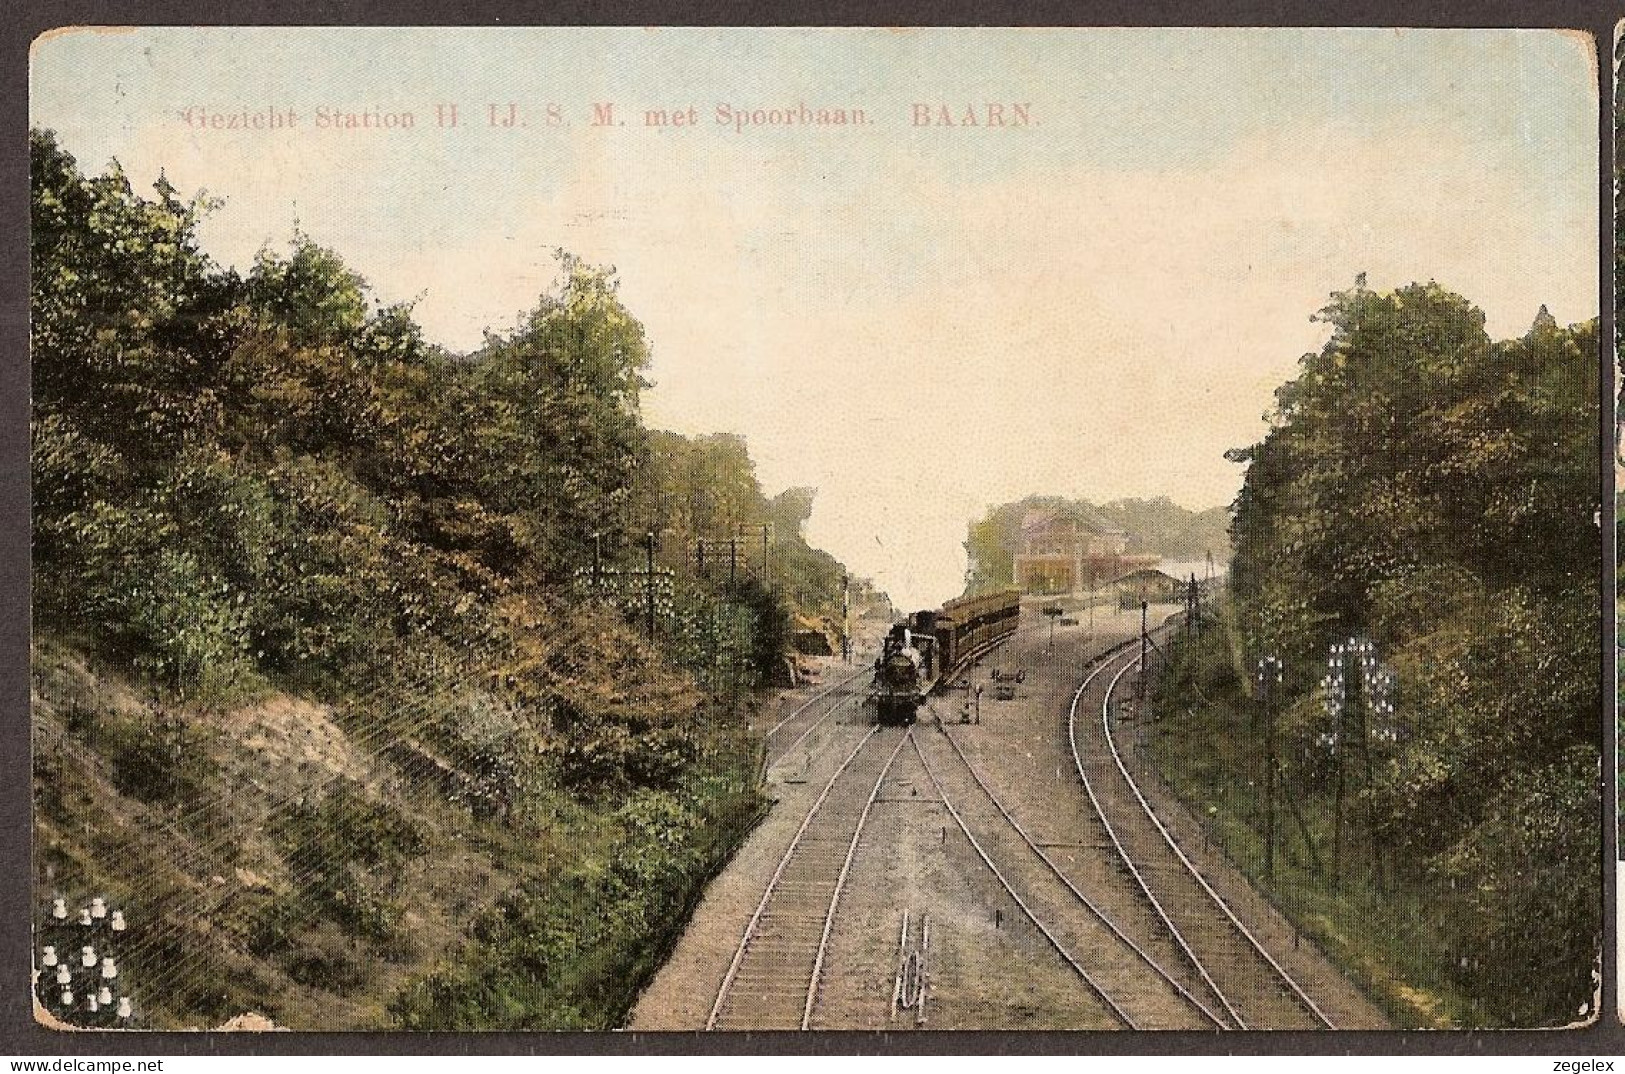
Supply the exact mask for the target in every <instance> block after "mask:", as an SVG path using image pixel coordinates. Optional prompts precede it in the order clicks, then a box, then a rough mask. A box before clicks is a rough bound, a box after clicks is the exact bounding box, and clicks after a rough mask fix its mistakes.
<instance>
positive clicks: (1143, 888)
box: [1066, 643, 1247, 1029]
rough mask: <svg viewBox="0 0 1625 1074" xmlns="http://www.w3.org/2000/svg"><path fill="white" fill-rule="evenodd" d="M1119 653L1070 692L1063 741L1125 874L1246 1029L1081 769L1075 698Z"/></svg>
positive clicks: (1193, 964) (1234, 1018)
mask: <svg viewBox="0 0 1625 1074" xmlns="http://www.w3.org/2000/svg"><path fill="white" fill-rule="evenodd" d="M1127 644H1128V643H1124V645H1125V647H1126V645H1127ZM1122 656H1123V652H1122V647H1120V648H1119V650H1118V651H1116V652H1112V653H1108V658H1107V659H1105V660H1102V661H1101V662H1100V664H1099V665H1098V666H1097V667H1096V668H1095V669H1094V670H1093V671H1091V672H1090V673H1089V675H1088V676H1087V677H1086V678H1085V679H1084V680H1083V683H1082V685H1080V686H1079V687H1078V690H1077V692H1076V693H1075V694H1073V695H1072V704H1071V706H1070V707H1069V708H1068V710H1067V716H1066V732H1067V733H1066V737H1067V744H1068V745H1069V746H1070V747H1071V749H1072V763H1073V764H1074V765H1075V766H1076V767H1077V770H1078V778H1079V779H1080V780H1082V781H1083V790H1084V793H1085V794H1086V795H1088V797H1089V804H1090V805H1092V806H1093V807H1094V810H1095V815H1096V816H1097V817H1099V818H1100V824H1101V826H1102V827H1103V828H1105V829H1106V837H1107V838H1108V839H1110V840H1111V843H1112V847H1113V848H1114V849H1115V850H1116V851H1117V857H1118V859H1119V860H1120V861H1122V863H1123V865H1124V866H1125V867H1126V868H1127V869H1128V871H1129V875H1130V876H1132V877H1134V882H1135V883H1136V884H1138V885H1139V887H1140V892H1141V894H1143V895H1144V896H1145V897H1146V899H1147V901H1149V902H1150V903H1151V908H1152V910H1154V911H1155V912H1156V915H1157V917H1158V918H1159V919H1160V920H1161V921H1162V924H1163V926H1164V927H1165V928H1167V930H1168V932H1169V934H1170V935H1171V936H1173V938H1174V943H1175V944H1177V945H1178V946H1179V949H1180V951H1181V952H1183V953H1184V955H1185V957H1186V958H1187V959H1189V960H1190V963H1191V965H1192V966H1193V967H1194V968H1195V970H1196V973H1197V975H1198V976H1200V977H1201V978H1202V982H1203V983H1204V984H1206V985H1207V986H1208V988H1209V989H1211V990H1212V992H1213V994H1214V996H1216V997H1217V998H1218V1000H1219V1003H1220V1004H1221V1005H1222V1006H1223V1007H1224V1009H1225V1013H1227V1014H1228V1015H1229V1016H1230V1018H1231V1020H1232V1021H1233V1022H1234V1023H1235V1024H1234V1025H1233V1026H1230V1027H1227V1028H1233V1029H1246V1028H1247V1023H1246V1021H1245V1020H1244V1019H1243V1018H1242V1017H1241V1015H1240V1013H1238V1012H1237V1010H1236V1008H1235V1007H1234V1006H1233V1005H1232V1004H1231V1002H1230V1000H1229V998H1228V997H1226V996H1225V994H1224V990H1223V989H1221V988H1220V987H1219V986H1218V984H1217V982H1215V981H1214V980H1213V976H1212V975H1211V974H1210V973H1208V970H1207V967H1206V966H1204V965H1203V964H1202V960H1201V959H1200V958H1198V957H1197V955H1196V952H1195V951H1194V950H1192V948H1191V945H1190V943H1189V942H1188V941H1186V939H1185V936H1184V934H1183V933H1182V932H1180V931H1179V926H1177V925H1175V924H1174V922H1173V919H1172V918H1171V917H1169V916H1168V911H1167V910H1165V909H1164V908H1163V905H1162V903H1161V901H1159V900H1158V899H1157V896H1156V894H1155V893H1154V892H1153V891H1152V890H1151V885H1150V884H1148V883H1147V882H1146V879H1145V876H1144V874H1142V873H1141V872H1140V868H1139V866H1137V865H1135V864H1134V859H1133V858H1131V857H1129V853H1128V850H1127V849H1126V848H1125V847H1124V846H1123V841H1122V840H1121V839H1119V838H1118V837H1117V831H1116V829H1114V828H1113V827H1112V822H1111V820H1110V819H1108V818H1107V816H1106V808H1105V807H1104V806H1103V805H1101V803H1100V798H1099V796H1097V795H1096V794H1095V788H1094V786H1093V785H1092V784H1091V783H1090V782H1089V775H1088V773H1087V772H1085V771H1084V767H1083V757H1082V755H1081V754H1079V753H1078V730H1077V717H1078V702H1079V701H1081V700H1082V699H1083V693H1084V691H1085V690H1087V689H1089V685H1090V684H1091V683H1093V682H1094V681H1095V679H1097V678H1099V677H1100V675H1101V674H1102V673H1103V672H1104V671H1106V669H1107V668H1109V667H1111V666H1112V665H1113V664H1114V663H1116V662H1117V660H1119V659H1121V658H1122ZM1133 664H1134V662H1133V661H1130V662H1129V663H1128V664H1126V665H1124V666H1125V667H1132V666H1133ZM1114 682H1115V680H1114ZM1108 696H1109V694H1108Z"/></svg>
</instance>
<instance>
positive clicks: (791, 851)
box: [705, 726, 880, 1030]
mask: <svg viewBox="0 0 1625 1074" xmlns="http://www.w3.org/2000/svg"><path fill="white" fill-rule="evenodd" d="M879 732H880V728H879V727H878V726H875V727H871V728H870V729H869V732H868V734H866V735H864V736H863V738H861V739H860V740H859V741H858V744H857V745H856V746H855V747H853V749H852V752H851V753H849V754H847V757H846V760H844V761H842V762H841V766H840V767H839V768H837V769H836V770H835V774H834V775H832V776H830V777H829V782H828V783H826V784H825V785H824V789H823V791H822V792H821V793H820V794H819V795H818V799H817V800H816V801H815V802H813V804H812V808H811V809H809V810H807V815H806V816H805V817H803V818H802V820H801V827H799V828H797V829H796V834H795V835H794V836H792V837H791V839H790V845H789V846H788V847H786V848H785V850H784V856H783V857H781V858H780V859H779V864H778V868H776V869H774V870H773V875H772V877H770V878H769V879H768V882H767V887H766V889H765V890H763V892H762V899H761V901H760V902H759V903H757V904H756V912H755V913H753V914H751V915H750V921H749V922H747V923H746V925H745V932H744V935H742V936H741V937H740V938H739V947H738V948H737V949H736V950H735V951H734V957H733V961H732V962H730V963H729V964H728V972H727V973H726V974H724V975H723V978H722V985H721V987H719V988H718V989H717V998H716V1001H715V1002H714V1003H712V1004H711V1013H710V1015H708V1016H707V1017H706V1019H705V1028H706V1029H707V1030H712V1029H715V1028H716V1027H717V1018H718V1016H719V1015H721V1013H722V1005H723V1003H725V1002H726V1001H727V998H728V991H729V989H731V988H732V987H733V983H734V978H735V977H737V976H738V974H739V965H740V963H742V962H743V961H744V960H745V949H746V948H747V947H749V946H750V941H751V937H753V936H754V935H755V934H756V929H757V926H758V925H760V924H761V921H762V915H763V914H764V913H765V912H766V911H767V904H768V902H769V901H770V900H771V899H772V898H773V893H774V891H775V890H777V888H778V884H779V879H780V878H781V877H782V876H784V870H785V869H786V868H787V867H788V866H789V864H790V859H791V858H792V857H794V856H795V852H796V848H797V847H799V846H800V845H801V837H802V836H803V835H805V834H806V832H807V829H808V828H809V827H811V825H812V821H813V817H815V816H817V815H818V810H819V808H820V807H821V806H822V805H823V804H824V800H825V799H826V798H828V797H829V792H830V791H831V790H833V789H834V788H835V782H836V780H838V779H840V778H841V775H842V773H844V772H845V771H846V770H847V768H848V766H850V765H851V764H852V762H853V760H855V759H856V758H857V756H858V754H860V753H862V752H863V748H864V747H865V746H867V745H868V744H869V740H870V739H872V738H874V737H875V735H876V734H878V733H879Z"/></svg>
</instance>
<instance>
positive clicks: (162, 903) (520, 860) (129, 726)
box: [33, 634, 758, 1029]
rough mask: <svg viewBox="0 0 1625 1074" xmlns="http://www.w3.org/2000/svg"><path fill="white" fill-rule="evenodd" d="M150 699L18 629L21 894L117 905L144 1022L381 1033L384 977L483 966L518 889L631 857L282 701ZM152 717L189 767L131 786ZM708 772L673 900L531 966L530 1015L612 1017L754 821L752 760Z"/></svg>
mask: <svg viewBox="0 0 1625 1074" xmlns="http://www.w3.org/2000/svg"><path fill="white" fill-rule="evenodd" d="M152 700H153V699H152V698H151V697H150V696H147V695H145V694H144V693H143V691H142V690H141V689H140V688H139V687H138V686H137V685H136V684H135V683H134V682H133V681H132V680H130V679H129V678H128V677H126V676H123V675H121V674H118V673H115V672H113V671H111V670H110V669H108V668H106V667H105V666H102V665H99V664H98V663H96V662H95V661H93V660H91V659H90V658H88V657H86V655H85V653H84V652H83V650H82V649H81V648H79V647H78V646H75V645H74V644H72V643H70V642H68V641H66V640H64V639H61V638H59V637H56V636H52V635H48V634H47V635H42V636H40V637H38V638H36V642H35V650H34V670H33V728H34V755H35V761H34V772H35V776H34V790H35V800H36V802H37V803H38V808H37V810H36V844H35V845H36V852H35V875H36V883H37V885H38V887H39V895H40V899H39V900H38V901H39V903H40V905H43V906H48V905H49V900H50V898H51V896H52V895H53V894H57V893H60V894H63V895H65V896H67V897H68V898H69V900H70V905H74V906H76V905H78V904H80V903H83V902H85V901H87V900H88V898H89V896H90V895H92V894H105V895H107V896H108V897H109V901H110V902H111V903H112V905H114V906H122V907H125V908H126V911H127V913H128V915H129V918H130V922H131V932H130V933H129V935H128V937H127V938H126V939H125V941H124V943H125V948H126V951H127V954H126V955H125V956H124V957H122V958H121V959H120V966H121V970H122V973H123V980H124V983H125V985H126V987H127V988H128V989H129V990H130V991H131V992H132V993H134V994H135V996H136V1001H137V1005H138V1012H139V1014H140V1015H141V1016H142V1018H143V1024H145V1025H148V1026H150V1027H154V1028H184V1027H202V1026H208V1025H216V1024H219V1023H220V1022H223V1021H225V1020H226V1019H228V1018H231V1017H233V1016H235V1015H238V1014H241V1013H243V1012H245V1011H257V1012H260V1013H262V1014H265V1015H267V1016H269V1017H271V1018H272V1019H273V1020H274V1021H275V1022H277V1023H278V1024H279V1025H285V1026H290V1027H293V1028H321V1029H372V1028H390V1027H392V1026H394V1025H395V1024H396V1015H395V1012H394V1011H392V1009H391V1004H392V1002H393V1001H394V1000H395V998H396V997H397V995H398V994H399V993H400V990H401V989H402V988H403V986H407V985H409V984H410V983H411V982H412V981H414V980H417V979H419V978H421V977H422V976H424V975H425V974H427V973H430V972H432V971H435V970H437V969H438V970H451V971H455V970H457V969H459V968H461V967H462V966H464V964H465V963H467V962H468V960H469V959H470V958H473V957H484V956H485V955H486V954H487V952H483V951H481V950H479V949H477V947H476V945H473V944H471V943H470V941H469V940H468V930H469V928H470V926H471V925H472V924H473V923H475V922H476V921H478V920H480V919H481V918H482V917H490V916H491V914H492V908H493V907H495V906H497V905H498V904H500V903H501V902H502V900H503V899H504V897H505V896H509V895H510V894H511V893H513V892H515V891H517V890H519V889H521V888H522V887H523V888H527V889H528V890H530V891H531V892H533V893H534V898H533V900H532V901H533V902H535V901H538V900H539V901H541V902H543V903H545V902H546V901H547V900H548V898H549V896H550V893H552V892H555V891H557V892H560V893H561V894H562V893H563V892H564V891H565V890H566V889H567V888H568V884H567V883H565V880H566V877H567V876H568V875H569V874H572V873H586V874H594V873H602V872H604V871H606V870H608V869H610V868H611V867H612V865H613V863H614V861H615V860H616V858H617V856H624V855H625V854H626V853H628V851H629V849H630V850H633V851H637V850H640V849H641V850H643V851H644V852H645V853H647V847H644V846H643V845H642V844H640V843H638V842H637V840H636V839H635V838H634V837H632V836H629V834H628V833H627V832H626V831H625V830H623V828H622V826H621V825H618V824H617V823H616V822H615V821H614V820H613V819H612V818H613V816H614V814H613V811H612V809H608V808H595V807H592V806H588V805H586V804H584V803H581V802H579V801H577V800H575V799H573V798H571V797H570V796H567V795H563V794H559V793H556V792H549V791H546V790H543V791H541V792H539V793H538V794H537V795H536V796H535V797H534V798H533V799H532V800H531V801H529V802H528V803H527V809H526V813H525V817H524V819H522V820H521V819H508V820H498V819H487V820H481V819H476V818H474V817H473V816H472V815H471V814H470V812H469V811H468V810H467V809H466V808H464V807H461V806H458V805H455V804H452V803H450V802H448V801H447V799H446V795H445V793H444V788H443V787H442V786H440V785H439V784H438V783H437V782H436V781H435V780H434V779H433V778H425V775H424V774H425V773H426V772H428V771H429V769H427V768H425V767H424V766H421V765H420V766H417V771H418V774H417V777H416V778H413V777H409V776H407V775H406V774H405V773H404V772H403V769H402V768H401V767H400V766H399V765H398V764H396V763H392V762H391V761H389V760H387V759H385V758H383V757H382V756H380V755H379V754H378V753H377V752H376V750H375V748H374V745H375V744H374V743H372V742H371V741H370V740H369V739H368V736H367V733H366V731H365V729H364V728H363V727H357V726H349V727H346V726H343V725H341V723H339V722H338V721H337V718H336V714H335V712H334V711H333V710H332V709H330V708H328V707H326V706H322V705H318V704H314V703H311V702H308V701H305V700H302V699H299V698H295V697H292V696H290V695H287V694H284V693H280V692H277V691H274V690H266V691H264V692H262V694H261V696H259V697H257V698H255V699H252V700H250V701H247V702H245V703H243V704H241V705H238V706H236V707H235V708H232V709H230V710H229V711H227V712H223V713H222V712H214V713H208V714H204V713H199V712H188V711H186V710H168V709H165V708H164V707H163V706H161V705H160V706H156V707H155V706H154V705H153V703H152ZM165 716H167V718H168V719H170V720H171V721H172V722H174V723H176V724H179V725H181V726H184V727H185V728H186V729H187V730H186V731H185V735H186V736H187V737H186V738H185V742H186V751H185V756H186V758H187V760H186V761H185V762H184V763H183V764H182V765H181V766H180V767H179V768H178V769H176V770H173V771H171V770H169V769H168V767H167V766H166V772H165V774H166V775H169V776H174V777H175V778H174V780H173V785H164V784H163V782H162V781H161V780H157V781H155V780H153V779H150V778H149V779H146V780H145V781H143V779H142V778H137V777H139V775H140V773H143V772H145V773H146V774H147V775H148V776H151V775H152V765H151V764H150V763H149V762H150V761H151V758H150V757H147V756H146V755H144V754H143V753H142V751H141V749H140V748H139V746H140V744H141V743H142V742H144V741H146V740H147V737H150V734H149V733H150V731H151V729H152V728H153V727H154V726H156V725H157V723H158V721H159V720H160V719H162V718H164V717H165ZM209 728H214V729H215V730H209ZM144 736H146V737H144ZM714 760H715V764H714V766H713V771H712V772H711V773H709V775H710V777H711V779H712V782H711V784H710V786H711V787H712V788H713V790H712V796H711V797H710V798H709V799H705V798H704V794H705V792H704V791H701V792H699V794H698V795H697V796H696V797H695V798H693V799H691V800H692V801H703V802H704V803H705V804H707V805H709V806H711V807H713V808H711V809H709V810H708V811H707V812H705V813H704V814H703V815H704V816H705V818H706V821H705V823H702V824H700V825H697V826H696V828H695V830H694V831H693V832H692V833H690V838H689V840H688V843H687V844H686V845H685V850H687V851H688V853H687V854H685V855H684V856H683V857H681V858H680V859H676V860H679V861H680V863H681V864H680V865H679V866H677V868H680V869H681V870H682V872H681V874H680V875H678V876H677V877H676V879H675V880H674V882H673V883H674V888H673V890H674V891H675V892H676V895H675V897H673V898H671V899H669V900H663V901H659V902H657V903H653V904H651V905H649V906H647V907H639V910H640V912H641V913H642V915H643V916H642V917H641V918H640V920H641V921H643V922H644V923H645V927H644V928H642V929H640V931H639V934H638V935H635V936H633V935H626V934H621V933H610V934H604V933H602V932H600V933H598V934H595V936H596V942H595V943H593V944H590V945H579V946H577V947H576V948H574V951H575V953H574V954H573V955H567V956H566V957H564V958H562V959H559V960H557V961H555V963H554V965H553V966H551V967H550V970H549V973H550V986H551V987H552V991H551V992H549V993H548V994H547V998H548V1002H549V1003H556V1004H557V1007H556V1009H557V1011H558V1012H563V1011H564V1010H565V1009H566V1008H568V1009H569V1015H568V1018H569V1022H570V1024H573V1025H580V1026H583V1027H594V1028H613V1027H614V1026H616V1025H618V1024H620V1022H621V1021H623V1020H624V1018H625V1017H626V1015H627V1014H628V1013H629V1010H630V1006H631V1003H632V1001H633V1000H634V999H635V997H636V995H637V993H638V991H639V989H640V988H641V986H642V984H643V983H644V982H645V981H646V980H647V979H648V977H649V976H650V975H651V974H652V973H653V972H654V970H655V969H656V968H657V967H658V965H659V961H660V956H661V953H662V951H663V950H664V949H665V948H668V947H669V946H670V944H671V943H672V942H674V940H675V937H676V936H677V935H678V933H679V932H680V931H681V929H682V927H683V925H684V923H685V922H686V919H687V916H688V914H689V913H690V912H691V911H692V909H693V905H694V902H695V901H696V899H697V896H698V893H699V892H700V890H702V889H703V886H704V884H705V882H706V881H707V880H708V879H709V878H710V876H711V875H713V874H714V873H715V872H716V871H717V870H718V869H720V868H721V866H722V864H723V863H724V862H725V861H726V859H727V857H728V856H729V855H730V854H731V852H732V849H733V848H734V847H735V846H736V845H737V842H738V840H739V839H740V838H742V836H743V834H744V832H746V831H748V829H749V826H750V825H751V824H752V823H754V820H755V818H756V815H757V814H756V808H757V804H758V799H757V797H756V795H755V792H754V788H753V782H754V781H753V779H752V778H751V776H752V775H753V766H752V765H751V764H750V763H749V758H748V757H747V758H746V763H744V764H741V765H738V766H736V767H738V769H739V778H738V779H736V780H729V779H728V778H727V776H728V764H727V763H726V761H725V759H724V758H720V757H719V758H714ZM132 773H134V774H135V775H134V776H132ZM339 788H346V789H351V788H353V789H354V794H353V796H351V797H350V798H347V799H345V800H347V801H353V802H354V803H358V804H357V805H356V808H359V809H361V810H362V811H363V812H362V813H361V814H360V817H359V819H357V816H356V815H355V814H354V813H353V812H352V814H350V815H346V817H345V818H343V819H345V825H344V827H343V830H340V831H337V832H333V831H326V830H324V829H323V823H325V818H327V817H328V816H329V814H324V813H320V812H315V811H310V810H301V808H300V806H299V804H298V803H299V799H300V798H301V797H304V798H307V799H308V800H310V801H317V800H322V801H333V800H335V799H333V798H332V797H331V796H332V795H333V794H334V792H335V791H336V790H337V789H339ZM611 804H612V803H611ZM368 823H376V825H377V826H376V827H374V828H372V829H371V830H368V829H367V827H366V824H368ZM402 832H409V833H411V834H412V835H413V836H414V837H415V845H413V846H411V847H410V848H409V849H408V850H407V851H406V852H404V853H399V854H393V855H391V854H380V853H378V852H377V851H376V848H375V847H374V846H370V845H369V844H377V843H378V842H379V841H380V835H381V834H382V839H383V841H384V842H388V841H389V840H390V839H391V838H393V837H394V836H393V834H392V833H402ZM674 858H675V856H674ZM330 881H331V882H330ZM614 909H615V907H613V906H595V907H594V910H595V911H604V912H606V913H607V912H609V911H611V910H614ZM555 916H557V915H556V914H555ZM581 927H582V928H583V929H585V928H586V927H587V923H586V922H583V923H582V925H581ZM589 962H590V963H592V966H591V968H590V969H591V972H590V973H589V972H588V969H589V968H588V967H587V963H589ZM606 976H607V977H609V978H611V979H612V980H613V982H614V987H613V988H607V989H600V990H599V991H596V992H593V993H592V994H589V995H582V996H581V997H580V999H579V1002H575V1003H571V1002H567V1001H568V1000H569V999H571V998H572V997H571V995H570V994H571V989H572V982H574V981H576V980H578V979H586V978H588V977H591V978H593V979H595V980H599V981H602V979H603V978H604V977H606ZM560 997H564V998H563V999H561V998H560ZM490 1013H491V1012H479V1011H475V1012H471V1017H472V1018H474V1019H479V1018H482V1017H485V1016H487V1015H489V1014H490ZM554 1013H555V1012H554V1011H547V1010H527V1011H521V1012H519V1014H518V1020H519V1021H520V1022H521V1023H523V1024H525V1025H527V1026H529V1027H533V1028H548V1027H550V1025H551V1023H550V1021H549V1019H550V1018H551V1017H552V1016H553V1014H554ZM560 1016H561V1017H563V1015H562V1014H561V1015H560ZM448 1028H450V1027H448ZM460 1028H475V1026H473V1025H464V1026H460Z"/></svg>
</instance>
